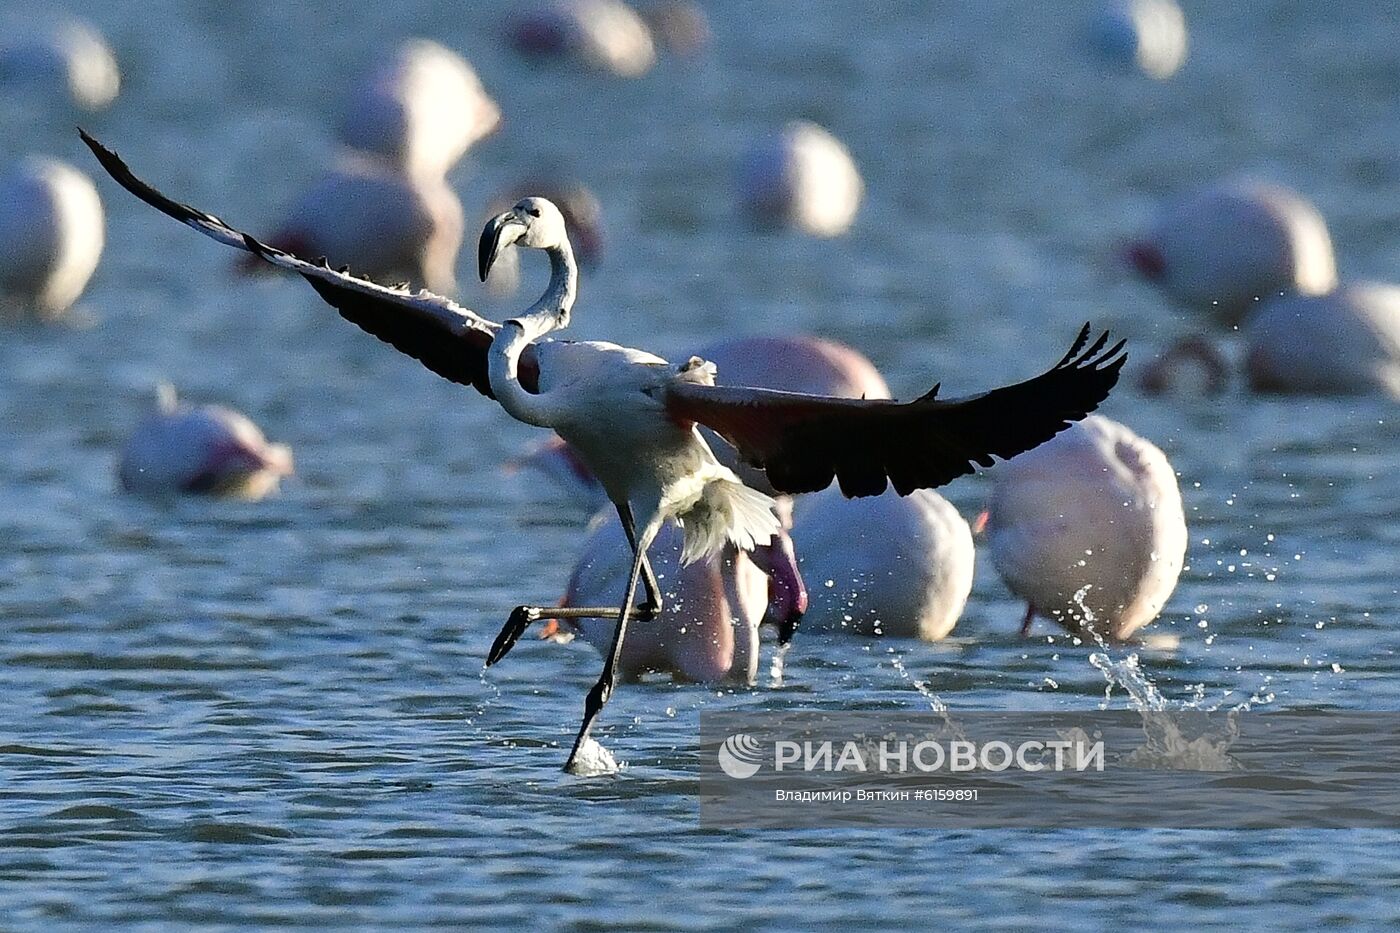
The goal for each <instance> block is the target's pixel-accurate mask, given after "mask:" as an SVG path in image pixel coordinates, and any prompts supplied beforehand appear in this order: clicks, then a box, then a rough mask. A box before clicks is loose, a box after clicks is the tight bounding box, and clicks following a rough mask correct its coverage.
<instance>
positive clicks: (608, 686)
mask: <svg viewBox="0 0 1400 933" xmlns="http://www.w3.org/2000/svg"><path fill="white" fill-rule="evenodd" d="M612 692H613V682H612V678H611V677H605V678H603V679H602V680H600V681H598V682H597V683H596V684H594V685H593V689H592V690H589V691H588V701H587V703H585V704H584V716H585V717H592V716H595V715H597V713H598V711H599V710H601V709H602V708H603V707H604V706H605V705H606V704H607V702H608V699H609V698H610V697H611V696H612Z"/></svg>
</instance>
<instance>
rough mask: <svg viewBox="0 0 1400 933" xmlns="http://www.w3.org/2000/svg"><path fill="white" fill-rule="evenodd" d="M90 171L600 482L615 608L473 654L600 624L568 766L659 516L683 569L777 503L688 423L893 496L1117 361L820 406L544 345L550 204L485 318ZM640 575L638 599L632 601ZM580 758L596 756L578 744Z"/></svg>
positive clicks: (567, 280) (747, 542)
mask: <svg viewBox="0 0 1400 933" xmlns="http://www.w3.org/2000/svg"><path fill="white" fill-rule="evenodd" d="M83 138H84V140H85V141H86V142H87V143H88V145H89V147H90V148H91V149H92V151H93V153H94V154H95V155H96V156H97V157H98V159H99V161H100V162H101V163H102V165H103V167H104V168H105V169H106V170H107V171H108V172H109V173H110V174H111V175H112V176H113V177H114V178H115V179H116V180H117V181H118V182H119V183H120V184H121V185H122V186H123V187H125V188H126V189H127V190H128V191H130V192H132V193H133V194H135V195H136V196H137V197H140V198H141V199H142V200H144V201H146V202H147V203H148V204H151V205H152V206H154V207H156V208H157V209H159V210H161V211H162V212H164V213H166V214H168V215H170V216H171V217H173V218H175V219H177V220H180V221H181V222H183V223H185V224H187V225H188V226H190V227H192V228H194V229H195V230H198V231H199V232H200V233H202V234H204V235H205V236H209V237H211V238H213V239H215V240H217V241H219V242H221V243H224V244H226V245H228V246H232V247H235V248H238V249H245V250H249V251H251V252H254V253H257V254H258V255H260V256H262V257H263V258H264V259H266V260H267V261H268V262H269V263H272V264H273V265H276V266H280V267H282V268H284V269H287V270H289V271H293V272H296V273H298V274H300V275H302V276H304V277H305V278H306V279H307V280H308V281H309V282H310V283H311V285H312V286H313V287H314V288H315V289H316V291H317V292H318V293H319V294H320V295H321V297H322V298H323V299H325V300H326V301H327V302H328V303H330V304H331V305H333V306H334V307H335V308H336V309H337V310H338V311H339V312H340V313H341V315H342V316H344V317H345V318H347V319H348V320H350V321H351V322H353V323H355V324H357V325H358V326H360V327H362V328H364V329H365V330H367V331H369V332H370V333H372V334H374V335H375V336H377V337H379V338H380V339H382V340H385V341H387V342H389V343H390V344H392V345H393V346H394V347H396V348H397V349H399V350H400V351H402V352H404V353H406V354H408V355H410V356H413V357H414V358H416V359H418V360H419V361H420V362H421V363H423V364H424V365H425V366H427V367H428V368H429V369H431V370H432V371H434V372H436V373H438V374H439V375H441V376H443V377H445V378H448V379H451V380H453V381H456V382H459V383H462V384H465V385H472V386H475V387H477V388H478V389H479V390H480V391H482V392H483V393H485V394H488V395H490V396H493V397H494V398H495V399H496V400H497V401H498V402H499V403H500V405H501V407H502V408H504V409H505V410H506V413H507V414H509V415H511V416H512V417H514V418H515V419H517V420H519V421H522V422H525V423H526V424H531V425H535V426H537V427H542V428H548V429H551V430H553V431H555V432H556V433H558V434H559V436H560V437H562V438H564V440H565V441H567V442H568V443H569V444H570V445H571V446H572V447H573V448H574V449H575V450H577V451H578V453H579V456H580V457H581V458H582V459H583V461H584V462H585V463H586V464H587V465H588V467H589V469H590V471H591V472H592V473H593V474H594V475H595V476H597V477H598V479H599V481H600V482H601V483H602V484H603V488H604V489H605V490H606V491H607V493H608V498H609V499H610V500H611V501H612V503H613V505H614V506H615V507H616V509H617V512H618V515H619V518H620V519H621V521H622V525H623V528H624V530H625V531H626V532H627V536H628V539H629V543H631V544H632V546H633V550H634V560H633V563H632V568H631V572H630V573H629V575H628V581H627V587H626V590H625V592H624V595H623V599H622V604H621V606H620V607H569V608H568V609H558V608H550V607H540V606H519V607H517V608H516V610H515V611H514V612H512V613H511V616H510V618H509V619H508V620H507V622H506V625H505V627H504V628H503V629H502V631H501V633H500V635H498V636H497V639H496V642H495V644H494V645H493V646H492V649H491V651H490V653H489V654H488V656H487V663H488V664H491V663H495V662H496V661H498V660H500V659H501V658H502V657H503V656H504V655H505V653H506V652H507V651H508V650H509V649H510V647H511V646H512V645H513V644H514V643H515V642H516V641H517V640H518V639H519V637H520V635H521V634H523V632H524V631H525V629H526V628H527V627H528V626H529V625H530V624H531V623H533V622H536V621H538V620H540V619H544V618H559V617H563V618H566V619H577V618H587V617H602V618H606V619H611V620H615V628H614V630H613V637H612V642H611V644H610V646H609V649H608V652H607V659H606V661H605V662H604V668H603V673H602V676H601V677H599V679H598V682H597V683H596V684H595V685H594V686H593V688H592V689H591V690H590V691H589V693H588V698H587V700H586V702H585V705H584V716H583V723H582V725H581V727H580V729H579V732H578V736H577V738H576V739H575V742H574V746H573V750H572V751H571V752H570V755H569V761H568V763H567V764H566V768H568V769H570V770H575V769H581V768H582V767H583V762H582V761H581V759H580V755H581V753H582V752H583V751H584V750H585V749H586V748H588V749H591V748H592V747H593V746H594V745H596V743H592V745H590V744H589V743H590V738H589V733H590V731H591V730H592V727H593V723H594V721H595V720H596V718H597V716H598V714H599V713H600V712H601V710H602V708H603V705H604V703H605V702H606V701H607V699H608V697H609V695H611V693H612V689H613V684H614V680H615V677H616V672H617V669H618V662H619V658H620V656H621V651H622V645H623V641H624V637H625V635H626V632H627V626H628V622H629V620H630V619H631V618H632V615H633V610H634V607H635V608H636V610H637V613H638V615H639V617H643V618H655V617H656V615H657V613H658V611H659V610H660V608H661V606H660V590H659V588H658V587H657V585H656V580H655V577H654V576H653V574H652V573H651V571H650V567H649V566H648V564H647V560H646V553H647V548H648V547H649V546H650V544H651V542H652V541H653V539H654V538H655V537H656V535H657V534H658V533H659V532H660V530H661V527H662V526H663V525H664V524H665V523H666V522H667V521H668V520H675V521H678V522H679V523H680V524H681V525H682V526H683V527H684V529H685V536H684V545H683V548H682V551H681V560H682V562H690V561H693V560H696V559H699V558H703V557H710V556H714V555H716V554H718V553H720V552H721V551H722V550H723V549H724V548H725V547H726V546H730V545H732V546H734V547H736V548H738V549H740V550H749V549H751V548H752V547H753V546H754V545H755V544H758V543H762V542H766V541H769V540H771V538H772V535H773V534H774V533H775V532H776V531H778V530H779V523H778V520H777V518H776V517H775V516H774V514H773V507H774V502H773V500H772V499H771V498H769V497H768V496H767V495H764V494H763V493H760V492H757V491H755V490H752V489H749V488H748V487H746V486H744V485H743V483H742V482H740V480H739V478H738V477H737V476H736V475H735V474H734V473H733V471H731V470H729V469H728V468H727V467H725V466H723V465H722V464H721V463H720V462H719V461H718V460H716V459H715V456H714V454H713V453H712V452H711V450H710V447H709V445H708V444H707V443H706V442H705V441H704V440H703V439H702V438H701V436H700V434H699V432H698V431H697V430H696V426H697V425H699V424H704V425H706V426H707V427H710V428H712V429H713V430H715V431H717V432H718V433H719V434H720V435H721V436H722V437H724V438H726V439H727V440H728V441H729V442H730V443H732V444H733V445H734V446H735V447H736V448H737V449H738V450H739V452H740V453H741V455H742V456H743V457H744V458H745V460H747V461H748V462H749V463H750V464H752V465H755V466H761V467H763V468H764V469H765V470H766V472H767V475H768V481H769V482H770V483H771V484H772V486H773V487H774V488H775V489H777V490H780V491H782V492H787V493H796V492H812V491H816V490H819V489H823V488H825V487H826V486H828V485H830V484H831V482H832V480H833V479H835V480H837V481H838V482H839V483H840V485H841V489H842V491H843V492H844V493H846V494H847V495H851V496H868V495H878V494H879V493H881V492H883V491H884V490H885V489H886V488H887V487H888V486H890V485H891V483H892V484H893V485H894V488H895V489H896V490H897V491H898V492H900V493H901V494H908V493H910V492H913V491H914V490H915V489H921V488H931V487H934V486H939V485H942V484H943V483H946V482H949V481H951V480H953V479H955V478H957V477H959V476H963V475H965V474H968V473H971V472H973V470H974V466H973V464H974V463H975V464H980V465H983V466H991V465H992V464H993V463H994V462H995V460H994V457H1002V458H1008V457H1014V456H1015V455H1017V454H1019V453H1022V452H1023V451H1026V450H1029V449H1031V448H1032V447H1035V446H1036V445H1038V444H1040V443H1043V442H1044V441H1046V440H1048V439H1050V438H1051V437H1053V436H1054V435H1055V434H1057V433H1059V432H1060V431H1062V430H1064V428H1065V427H1066V426H1068V425H1069V424H1070V423H1072V422H1074V421H1077V420H1079V419H1081V418H1083V417H1084V416H1085V415H1086V414H1087V413H1088V412H1090V411H1092V410H1093V409H1094V408H1095V407H1097V406H1098V404H1099V403H1100V402H1101V401H1102V400H1103V399H1104V398H1106V397H1107V395H1108V392H1109V390H1110V389H1111V388H1112V387H1113V385H1114V384H1115V383H1116V381H1117V379H1118V375H1119V371H1120V370H1121V368H1122V365H1123V361H1124V359H1125V358H1126V357H1124V356H1123V355H1121V350H1122V346H1123V345H1122V343H1119V344H1116V345H1114V346H1112V347H1107V348H1106V345H1107V339H1108V335H1107V334H1104V335H1102V336H1100V337H1099V339H1098V340H1096V341H1094V342H1092V343H1090V342H1089V328H1088V325H1085V327H1084V329H1083V330H1082V331H1081V332H1080V333H1079V335H1078V337H1077V338H1076V339H1075V341H1074V343H1073V345H1072V346H1071V348H1070V351H1069V352H1068V353H1067V354H1066V355H1065V356H1064V357H1063V358H1062V359H1061V360H1060V361H1059V362H1058V363H1056V364H1055V366H1054V367H1053V368H1051V369H1050V370H1049V371H1047V372H1045V373H1042V374H1041V375H1039V376H1036V377H1034V378H1032V379H1029V380H1027V381H1025V382H1022V383H1019V384H1017V385H1013V386H1007V387H1003V388H1000V389H995V390H993V391H990V392H987V393H984V394H982V395H977V396H972V397H969V398H966V399H960V400H945V399H938V398H937V397H936V394H937V387H935V389H934V391H932V392H929V393H927V394H925V395H924V396H922V397H920V398H918V399H916V400H914V401H912V402H907V403H899V402H894V401H891V400H885V399H835V398H824V397H819V396H810V395H800V394H795V393H785V392H776V391H772V390H765V389H755V388H749V387H729V386H726V387H723V388H719V387H716V386H714V384H713V371H714V367H713V366H712V365H710V364H707V363H705V362H704V361H702V360H700V359H699V358H698V357H693V358H691V359H690V360H689V361H687V362H685V363H683V364H681V365H680V366H674V365H672V364H670V363H667V362H666V361H665V360H663V359H661V358H660V357H658V356H654V355H652V354H650V353H646V352H644V351H641V350H633V349H629V348H626V347H621V346H618V345H616V344H610V343H601V342H581V343H570V342H567V341H554V340H544V339H542V338H544V337H546V335H548V334H550V333H551V332H553V331H556V330H559V329H560V328H563V327H565V326H567V325H568V323H569V316H570V314H571V312H572V309H573V304H574V298H575V296H576V293H577V285H578V270H577V266H576V264H575V262H574V258H573V252H572V250H571V249H570V247H569V242H568V237H567V235H566V231H565V229H564V221H563V218H562V217H561V216H560V214H559V211H558V210H557V209H556V208H555V207H554V205H552V204H550V203H549V202H548V201H545V200H543V199H539V198H526V199H525V200H523V201H521V202H520V203H519V204H516V205H515V207H513V208H512V209H511V210H509V211H506V212H505V213H503V214H501V215H499V216H497V217H495V218H493V219H492V221H491V222H490V223H489V224H487V226H486V229H485V230H484V231H483V233H482V237H481V244H480V253H479V258H480V264H479V271H480V273H481V276H482V278H485V277H486V274H487V272H488V271H489V270H490V267H491V263H492V262H493V260H494V259H495V257H496V255H497V254H498V253H499V251H500V250H501V249H502V248H503V247H504V246H507V245H510V244H512V243H520V244H522V245H524V246H527V247H530V248H532V249H540V250H543V251H544V252H545V253H546V254H547V255H548V257H549V260H550V268H551V275H550V281H549V285H548V287H547V288H546V289H545V292H544V294H543V295H542V296H541V297H540V299H539V300H538V301H536V302H535V303H534V304H533V305H532V306H531V307H530V308H528V309H527V310H526V311H525V312H523V313H522V314H521V315H519V316H518V317H514V318H511V319H510V320H508V321H506V322H505V323H504V324H496V323H493V322H491V321H487V320H486V319H484V318H482V317H480V316H478V315H476V314H474V313H473V312H471V311H468V310H467V309H466V308H463V307H461V306H460V305H457V304H456V303H454V302H452V301H449V300H448V299H445V298H442V297H440V296H437V295H433V294H431V293H428V292H417V293H415V292H411V291H408V290H406V289H397V288H386V287H383V286H380V285H376V284H374V283H372V282H369V281H366V280H363V279H357V278H355V277H353V276H350V275H348V274H346V273H340V272H336V271H334V270H332V269H330V268H328V267H326V266H322V265H317V264H314V263H309V262H306V261H304V260H301V259H298V258H297V257H295V256H292V255H289V254H287V253H285V252H282V251H280V250H276V249H273V248H271V247H267V246H264V245H263V244H261V243H259V242H258V241H257V240H255V239H253V238H252V237H251V236H249V235H247V234H245V233H241V232H239V231H237V230H235V229H233V228H231V227H229V226H228V225H227V224H225V223H224V222H223V221H221V220H219V219H218V218H217V217H214V216H213V215H211V214H206V213H204V212H202V211H198V210H195V209H194V208H191V207H189V206H187V205H183V204H180V203H178V202H176V201H173V200H171V199H170V198H168V197H166V196H165V195H163V194H161V193H160V192H159V191H157V190H156V189H154V188H152V187H151V186H149V185H147V184H146V183H145V182H143V181H141V180H140V179H138V178H137V177H135V176H134V175H133V174H132V173H131V171H130V169H128V168H127V166H126V164H125V163H123V162H122V161H121V159H120V158H118V157H117V155H116V154H115V153H113V152H111V151H110V150H108V149H106V148H105V147H103V146H102V145H101V144H99V143H97V142H96V141H95V140H93V139H92V138H91V137H89V136H87V134H86V133H84V134H83ZM639 582H640V583H641V584H642V585H644V586H645V590H646V596H645V598H644V599H643V601H642V602H641V604H640V605H637V604H636V590H637V587H638V585H639ZM590 754H596V753H593V752H590Z"/></svg>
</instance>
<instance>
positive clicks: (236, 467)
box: [117, 386, 292, 499]
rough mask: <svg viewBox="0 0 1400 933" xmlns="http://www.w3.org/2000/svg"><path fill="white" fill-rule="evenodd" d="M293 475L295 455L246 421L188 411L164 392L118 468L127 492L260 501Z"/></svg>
mask: <svg viewBox="0 0 1400 933" xmlns="http://www.w3.org/2000/svg"><path fill="white" fill-rule="evenodd" d="M291 473H292V452H291V450H290V449H289V448H288V447H286V446H285V445H283V444H270V443H268V440H267V438H266V437H264V436H263V432H262V431H261V430H259V428H258V426H257V425H256V424H254V423H253V422H252V421H250V420H248V418H247V417H246V416H245V415H242V414H239V413H238V412H236V411H234V410H232V409H230V408H225V407H223V406H222V405H200V406H192V405H184V404H181V403H180V401H179V399H178V398H177V397H176V395H175V390H174V389H173V388H172V387H170V386H161V388H160V391H159V393H158V395H157V405H156V411H155V412H154V413H153V414H152V415H151V416H150V417H148V418H147V419H146V420H144V421H143V422H141V424H140V425H139V426H138V427H137V428H136V430H135V431H134V432H133V433H132V435H131V438H130V439H129V440H128V441H127V443H126V446H125V448H124V449H123V450H122V454H121V459H120V461H119V462H118V465H117V479H118V481H119V482H120V483H121V486H122V488H123V489H125V490H127V491H129V492H139V493H146V494H169V493H179V492H193V493H205V494H210V495H218V496H228V497H230V498H239V499H261V498H262V497H264V496H266V495H268V494H269V493H271V492H275V491H276V490H277V485H278V483H279V482H280V481H281V479H282V477H284V476H290V475H291Z"/></svg>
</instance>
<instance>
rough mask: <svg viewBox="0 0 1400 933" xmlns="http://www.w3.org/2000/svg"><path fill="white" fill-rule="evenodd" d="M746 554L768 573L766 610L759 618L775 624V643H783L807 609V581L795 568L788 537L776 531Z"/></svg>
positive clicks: (760, 568) (788, 638) (793, 553)
mask: <svg viewBox="0 0 1400 933" xmlns="http://www.w3.org/2000/svg"><path fill="white" fill-rule="evenodd" d="M749 557H750V558H751V559H752V560H753V562H754V565H755V566H757V567H758V569H759V570H762V571H763V572H764V573H766V574H767V575H768V610H767V611H766V612H765V613H764V614H763V621H764V622H767V623H771V624H773V625H776V626H777V627H778V644H779V645H786V644H788V643H789V642H791V641H792V636H793V635H794V634H795V633H796V631H797V625H798V623H799V622H801V621H802V616H803V615H804V614H805V613H806V612H807V584H806V583H805V582H803V580H802V572H801V571H800V570H798V569H797V554H796V551H795V549H794V548H793V544H792V538H790V537H788V535H787V532H783V531H780V532H778V533H777V534H776V535H774V536H773V540H772V541H771V542H770V543H768V544H760V545H758V546H757V547H755V548H754V549H753V551H751V552H750V554H749Z"/></svg>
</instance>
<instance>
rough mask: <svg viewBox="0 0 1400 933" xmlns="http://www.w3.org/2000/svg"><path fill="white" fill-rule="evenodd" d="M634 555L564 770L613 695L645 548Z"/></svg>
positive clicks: (576, 753)
mask: <svg viewBox="0 0 1400 933" xmlns="http://www.w3.org/2000/svg"><path fill="white" fill-rule="evenodd" d="M634 550H635V553H636V557H635V558H634V559H633V561H632V573H631V575H630V576H629V577H628V578H627V595H626V597H625V598H624V599H623V602H622V608H621V609H620V610H618V613H617V628H615V629H613V637H612V646H611V647H610V648H609V649H608V656H607V658H606V659H605V660H604V661H603V674H602V676H600V677H599V678H598V682H597V683H596V684H594V685H593V689H591V690H589V691H588V698H587V699H586V700H584V703H583V724H582V725H580V726H579V730H578V737H577V738H576V739H574V748H573V751H571V752H569V760H568V761H566V762H565V763H564V770H565V771H572V770H573V769H574V759H576V758H577V757H578V753H579V750H580V749H582V748H583V745H584V743H585V742H587V741H588V733H589V732H590V731H591V730H592V729H593V722H594V720H596V719H597V718H598V714H599V713H601V712H602V711H603V705H604V704H605V703H607V702H608V697H610V696H612V692H613V684H614V682H615V680H616V677H617V665H618V662H619V661H620V660H621V659H622V639H623V638H624V637H626V635H627V620H628V618H629V617H630V616H631V615H632V604H633V602H634V601H635V600H636V598H637V580H638V578H639V577H640V576H641V575H642V567H643V566H644V565H645V564H646V559H647V557H646V549H645V548H643V547H638V548H635V549H634Z"/></svg>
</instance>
